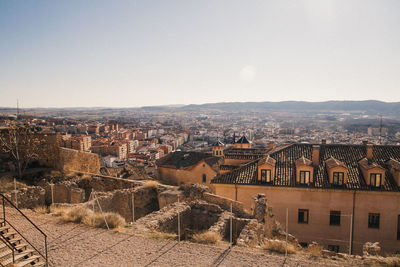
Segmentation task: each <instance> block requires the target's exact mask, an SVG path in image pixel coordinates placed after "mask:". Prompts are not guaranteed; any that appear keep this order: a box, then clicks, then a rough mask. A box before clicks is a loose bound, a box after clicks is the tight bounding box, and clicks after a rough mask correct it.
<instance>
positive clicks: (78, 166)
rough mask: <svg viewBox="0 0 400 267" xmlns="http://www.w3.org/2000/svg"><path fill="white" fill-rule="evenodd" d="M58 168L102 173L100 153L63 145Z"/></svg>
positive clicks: (60, 150)
mask: <svg viewBox="0 0 400 267" xmlns="http://www.w3.org/2000/svg"><path fill="white" fill-rule="evenodd" d="M59 153H60V154H59V161H58V162H57V168H58V169H59V170H62V171H78V172H87V173H100V161H99V155H97V154H94V153H88V152H82V151H78V150H75V149H69V148H64V147H61V148H60V149H59Z"/></svg>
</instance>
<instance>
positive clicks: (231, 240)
mask: <svg viewBox="0 0 400 267" xmlns="http://www.w3.org/2000/svg"><path fill="white" fill-rule="evenodd" d="M232 217H233V214H232V201H231V218H230V227H229V228H230V239H229V241H230V244H229V247H230V248H232V245H233V237H232V232H233V229H232V227H233V223H232Z"/></svg>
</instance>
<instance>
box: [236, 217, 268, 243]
mask: <svg viewBox="0 0 400 267" xmlns="http://www.w3.org/2000/svg"><path fill="white" fill-rule="evenodd" d="M264 237H265V235H264V225H263V224H262V223H259V222H258V220H256V219H252V220H250V222H249V223H248V224H247V225H246V226H245V227H244V228H243V230H242V231H241V232H240V235H239V238H238V240H237V244H238V245H239V246H250V247H256V246H259V245H261V243H262V241H263V240H264Z"/></svg>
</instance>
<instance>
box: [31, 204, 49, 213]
mask: <svg viewBox="0 0 400 267" xmlns="http://www.w3.org/2000/svg"><path fill="white" fill-rule="evenodd" d="M33 211H34V212H36V213H40V214H46V213H48V211H49V210H48V209H47V207H46V206H38V207H36V208H34V209H33Z"/></svg>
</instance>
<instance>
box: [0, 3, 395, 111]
mask: <svg viewBox="0 0 400 267" xmlns="http://www.w3.org/2000/svg"><path fill="white" fill-rule="evenodd" d="M17 98H18V99H19V102H20V104H21V105H22V106H23V107H71V106H112V107H132V106H143V105H163V104H190V103H207V102H230V101H281V100H307V101H320V100H352V99H354V100H364V99H377V100H383V101H391V102H394V101H400V1H399V0H392V1H388V0H336V1H334V0H304V1H302V0H291V1H289V0H276V1H268V0H261V1H244V0H241V1H234V0H226V1H223V0H204V1H199V0H193V1H191V0H180V1H172V0H159V1H153V0H143V1H115V0H113V1H111V0H110V1H99V0H96V1H90V0H85V1H73V0H68V1H55V0H50V1H40V0H24V1H22V0H21V1H18V0H10V1H7V0H1V1H0V106H15V103H16V99H17Z"/></svg>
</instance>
